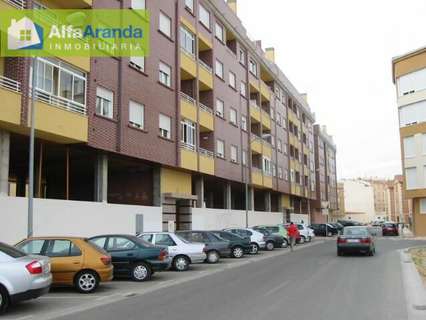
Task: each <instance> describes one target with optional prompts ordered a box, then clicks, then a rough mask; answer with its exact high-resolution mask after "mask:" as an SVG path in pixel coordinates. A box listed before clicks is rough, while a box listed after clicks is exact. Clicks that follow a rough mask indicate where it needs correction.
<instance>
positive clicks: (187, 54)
mask: <svg viewBox="0 0 426 320" xmlns="http://www.w3.org/2000/svg"><path fill="white" fill-rule="evenodd" d="M180 51H181V52H182V53H183V54H185V55H186V56H188V57H189V58H191V59H192V60H195V55H194V54H193V53H191V52H189V51H188V50H186V48H184V47H180Z"/></svg>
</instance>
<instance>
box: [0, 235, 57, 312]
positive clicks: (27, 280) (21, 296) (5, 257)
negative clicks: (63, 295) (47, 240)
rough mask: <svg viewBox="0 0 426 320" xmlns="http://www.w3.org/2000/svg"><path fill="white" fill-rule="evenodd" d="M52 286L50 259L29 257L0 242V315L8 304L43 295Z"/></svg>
mask: <svg viewBox="0 0 426 320" xmlns="http://www.w3.org/2000/svg"><path fill="white" fill-rule="evenodd" d="M51 283H52V274H51V273H50V262H49V258H47V257H41V256H30V255H27V254H26V253H25V252H22V251H20V250H18V249H16V248H14V247H11V246H9V245H7V244H5V243H1V242H0V314H2V313H4V312H6V310H7V308H8V306H9V305H10V304H15V303H18V302H20V301H24V300H31V299H36V298H38V297H40V296H42V295H44V294H46V293H47V292H49V289H50V285H51Z"/></svg>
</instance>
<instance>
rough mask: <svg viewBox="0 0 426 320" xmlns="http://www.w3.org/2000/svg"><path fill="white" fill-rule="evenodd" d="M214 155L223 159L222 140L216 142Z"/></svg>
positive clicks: (223, 146)
mask: <svg viewBox="0 0 426 320" xmlns="http://www.w3.org/2000/svg"><path fill="white" fill-rule="evenodd" d="M216 155H217V156H218V157H219V158H223V159H224V158H225V142H224V141H223V140H219V139H218V140H217V143H216Z"/></svg>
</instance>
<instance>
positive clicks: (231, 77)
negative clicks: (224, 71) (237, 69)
mask: <svg viewBox="0 0 426 320" xmlns="http://www.w3.org/2000/svg"><path fill="white" fill-rule="evenodd" d="M229 85H230V86H231V88H234V89H237V78H236V76H235V73H233V72H231V71H229Z"/></svg>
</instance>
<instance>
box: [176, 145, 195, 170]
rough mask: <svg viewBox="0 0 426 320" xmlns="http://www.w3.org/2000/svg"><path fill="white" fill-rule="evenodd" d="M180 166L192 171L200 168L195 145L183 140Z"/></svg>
mask: <svg viewBox="0 0 426 320" xmlns="http://www.w3.org/2000/svg"><path fill="white" fill-rule="evenodd" d="M180 166H181V168H184V169H188V170H192V171H197V170H198V154H197V152H196V148H195V146H193V145H189V144H187V143H184V142H181V145H180Z"/></svg>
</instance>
